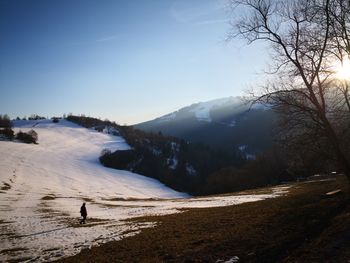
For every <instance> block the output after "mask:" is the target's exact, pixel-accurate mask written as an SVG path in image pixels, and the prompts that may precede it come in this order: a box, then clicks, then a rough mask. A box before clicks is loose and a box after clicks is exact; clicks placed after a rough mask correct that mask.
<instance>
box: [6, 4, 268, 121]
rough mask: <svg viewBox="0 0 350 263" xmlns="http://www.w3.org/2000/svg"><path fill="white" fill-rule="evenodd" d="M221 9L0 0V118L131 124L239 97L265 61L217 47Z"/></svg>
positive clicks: (262, 55) (224, 14)
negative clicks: (72, 117)
mask: <svg viewBox="0 0 350 263" xmlns="http://www.w3.org/2000/svg"><path fill="white" fill-rule="evenodd" d="M225 3H226V1H225V0H144V1H142V0H125V1H124V0H113V1H112V0H110V1H109V0H95V1H88V0H84V1H83V0H22V1H18V0H0V91H1V94H0V113H2V114H4V113H7V114H9V115H10V117H13V118H14V117H16V116H20V117H23V116H29V115H30V114H33V113H35V114H39V115H43V116H53V115H59V116H60V115H62V114H63V113H73V114H85V115H89V116H93V117H101V118H108V119H110V120H113V121H116V122H118V123H120V124H133V123H137V122H141V121H145V120H149V119H152V118H155V117H159V116H161V115H164V114H166V113H169V112H172V111H174V110H177V109H179V108H181V107H183V106H187V105H189V104H192V103H195V102H199V101H206V100H211V99H216V98H221V97H228V96H237V95H242V94H244V92H243V91H244V89H246V88H247V85H250V84H253V83H254V81H255V80H256V79H257V78H259V77H261V76H259V75H257V73H259V72H260V71H261V70H262V68H263V66H264V63H265V61H266V57H267V55H266V50H265V49H264V48H263V46H257V45H252V46H248V47H247V46H245V44H244V42H242V41H239V40H234V41H232V42H230V43H227V42H225V38H226V35H227V32H228V31H229V29H230V26H229V23H228V19H229V18H230V16H232V14H230V10H228V9H227V7H226V6H225ZM233 15H234V14H233Z"/></svg>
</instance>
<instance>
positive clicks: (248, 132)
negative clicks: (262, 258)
mask: <svg viewBox="0 0 350 263" xmlns="http://www.w3.org/2000/svg"><path fill="white" fill-rule="evenodd" d="M276 119H277V116H276V114H275V113H274V112H272V110H270V109H269V108H268V107H266V106H264V105H261V104H255V105H253V107H251V108H250V104H249V103H247V102H246V100H245V99H243V98H242V97H228V98H221V99H216V100H211V101H206V102H199V103H195V104H192V105H190V106H187V107H184V108H181V109H179V110H178V111H175V112H172V113H170V114H167V115H164V116H162V117H160V118H157V119H154V120H151V121H147V122H143V123H140V124H137V125H135V127H136V128H138V129H141V130H144V131H152V132H155V133H157V132H159V131H160V132H162V133H163V134H164V135H171V136H175V137H179V138H182V139H185V140H187V141H190V142H194V143H201V144H206V145H209V146H211V147H213V148H224V149H226V150H231V151H232V150H239V151H241V150H240V149H243V148H244V149H245V150H244V152H242V154H243V155H246V156H247V158H248V157H249V156H254V155H256V154H258V153H261V152H263V151H265V150H267V149H269V148H270V147H271V145H272V137H273V135H272V133H273V131H274V128H275V127H274V123H275V121H276ZM248 159H249V158H248Z"/></svg>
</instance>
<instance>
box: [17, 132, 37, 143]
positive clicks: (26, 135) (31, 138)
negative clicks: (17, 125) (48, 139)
mask: <svg viewBox="0 0 350 263" xmlns="http://www.w3.org/2000/svg"><path fill="white" fill-rule="evenodd" d="M16 139H17V140H20V141H22V142H24V143H34V144H37V141H38V134H37V133H36V131H34V130H30V131H28V132H22V131H19V132H18V133H17V134H16Z"/></svg>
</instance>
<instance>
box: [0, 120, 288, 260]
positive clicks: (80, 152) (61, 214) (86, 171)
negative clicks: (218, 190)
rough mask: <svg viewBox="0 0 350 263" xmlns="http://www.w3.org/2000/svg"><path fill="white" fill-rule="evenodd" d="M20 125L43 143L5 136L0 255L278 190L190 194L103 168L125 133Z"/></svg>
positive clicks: (57, 245) (33, 255)
mask: <svg viewBox="0 0 350 263" xmlns="http://www.w3.org/2000/svg"><path fill="white" fill-rule="evenodd" d="M15 126H16V128H15V130H16V131H18V130H22V131H27V130H29V129H34V130H35V131H36V132H37V133H38V136H39V141H38V143H39V144H38V145H34V144H24V143H20V142H8V141H0V167H1V170H0V233H1V235H0V261H1V262H6V261H10V260H17V261H27V260H30V262H43V261H51V260H54V259H57V258H60V257H63V256H69V255H73V254H76V253H78V252H79V251H80V250H81V249H83V248H89V247H91V246H93V245H98V244H100V243H104V242H108V241H111V240H118V239H120V238H122V237H124V236H126V235H132V234H136V233H137V232H138V231H140V229H141V228H143V227H150V226H152V225H153V224H152V223H144V224H135V223H131V222H127V221H123V220H124V219H127V218H132V217H137V216H144V215H159V214H168V213H175V212H178V211H179V209H181V208H190V207H210V206H225V205H233V204H238V203H242V202H251V201H257V200H262V199H265V198H270V197H274V196H276V195H278V194H280V193H281V189H274V190H273V191H272V193H271V194H268V195H267V194H264V195H252V196H247V195H243V196H220V197H212V198H208V197H207V198H191V199H187V197H188V196H187V194H184V193H179V192H176V191H173V190H171V189H169V188H167V187H165V186H164V185H162V184H161V183H159V182H158V181H156V180H154V179H151V178H148V177H144V176H141V175H137V174H133V173H130V172H126V171H120V170H114V169H109V168H105V167H103V166H102V165H101V164H100V163H99V161H98V156H99V154H100V152H101V150H102V149H104V148H109V149H111V150H117V149H119V150H125V149H128V148H129V146H128V145H127V144H126V143H125V141H124V140H123V138H121V137H118V136H111V135H108V134H103V133H98V132H96V131H93V130H89V129H85V128H82V127H80V126H77V125H75V124H72V123H70V122H67V121H64V120H61V121H60V122H59V123H58V124H54V123H52V122H51V121H49V120H42V121H19V122H16V123H15ZM282 190H283V189H282ZM282 192H283V191H282ZM177 198H182V199H177ZM185 198H186V199H185ZM82 202H86V203H87V210H88V224H86V225H79V223H78V222H79V216H80V215H79V209H80V206H81V204H82Z"/></svg>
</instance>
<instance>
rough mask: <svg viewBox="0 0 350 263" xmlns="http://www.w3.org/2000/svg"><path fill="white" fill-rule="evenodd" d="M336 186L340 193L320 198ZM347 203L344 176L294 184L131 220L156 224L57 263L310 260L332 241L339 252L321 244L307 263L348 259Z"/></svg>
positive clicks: (347, 192)
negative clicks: (258, 197) (277, 193)
mask: <svg viewBox="0 0 350 263" xmlns="http://www.w3.org/2000/svg"><path fill="white" fill-rule="evenodd" d="M337 188H341V189H342V191H343V192H344V194H342V195H337V196H334V197H332V198H323V195H324V194H325V193H326V192H329V191H331V190H334V189H337ZM348 203H349V189H348V182H347V181H346V180H345V178H341V177H337V181H328V182H314V183H312V184H310V183H298V184H296V185H295V186H293V187H292V188H291V189H290V193H289V194H288V195H284V196H281V197H278V198H275V199H267V200H264V201H259V202H252V203H245V204H241V205H236V206H229V207H217V208H201V209H188V211H187V212H184V213H182V214H173V215H167V216H161V217H157V216H152V217H142V218H137V219H133V220H134V221H135V222H138V223H140V222H156V223H157V226H156V227H154V228H146V229H143V230H142V231H141V233H140V234H138V235H136V236H131V237H127V238H124V239H122V240H120V241H116V242H110V243H107V244H104V245H101V246H100V247H93V248H92V249H91V250H83V251H82V252H81V253H80V254H78V255H76V256H74V257H72V258H67V259H62V260H61V261H60V262H216V261H217V260H219V259H220V260H228V259H230V258H232V257H233V256H238V257H239V258H240V262H285V261H286V262H289V261H290V262H308V261H305V260H304V259H305V256H307V254H308V250H309V249H317V245H318V244H323V243H322V242H328V243H332V242H331V241H334V242H335V243H336V244H337V245H338V247H339V249H338V251H342V253H340V252H339V253H338V252H337V251H334V250H332V249H331V250H332V251H334V253H333V254H332V255H331V256H332V258H330V257H329V255H328V254H327V253H325V251H324V250H323V248H322V247H319V248H318V249H317V250H316V252H315V256H316V258H315V259H316V260H314V258H313V260H314V261H311V262H325V261H326V262H347V261H344V258H343V256H344V255H345V256H347V255H349V252H350V245H349V244H348V243H349V241H348V240H350V238H349V239H346V238H345V237H347V236H346V235H345V236H344V235H343V232H345V233H350V211H348V210H347V209H349V208H348ZM336 222H338V224H339V226H337V225H336ZM336 226H337V227H336ZM336 229H338V231H335V230H336ZM348 230H349V231H348ZM326 237H328V239H329V240H327V238H326ZM314 242H315V243H314ZM334 242H333V243H334ZM345 256H344V257H345Z"/></svg>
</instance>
